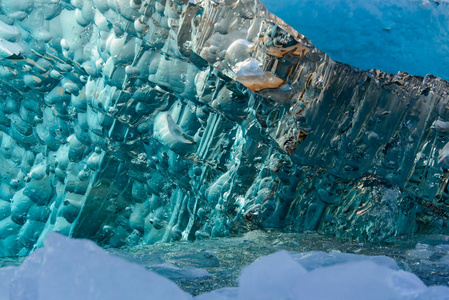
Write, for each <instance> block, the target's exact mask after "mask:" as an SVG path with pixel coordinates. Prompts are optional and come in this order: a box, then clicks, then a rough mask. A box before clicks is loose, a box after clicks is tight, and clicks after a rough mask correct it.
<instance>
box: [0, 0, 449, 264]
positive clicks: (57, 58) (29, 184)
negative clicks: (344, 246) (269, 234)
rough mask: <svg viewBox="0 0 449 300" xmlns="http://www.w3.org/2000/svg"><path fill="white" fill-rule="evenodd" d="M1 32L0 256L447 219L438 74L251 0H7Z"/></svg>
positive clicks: (444, 121) (391, 228) (447, 126)
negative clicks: (371, 64) (380, 62)
mask: <svg viewBox="0 0 449 300" xmlns="http://www.w3.org/2000/svg"><path fill="white" fill-rule="evenodd" d="M0 36H1V40H0V56H1V63H0V76H1V79H0V84H1V90H0V93H1V97H0V101H2V105H1V110H0V131H1V148H0V152H1V154H0V165H1V167H0V174H1V186H0V255H15V254H20V255H26V254H27V253H29V251H30V250H32V249H33V248H34V247H36V246H39V245H41V244H42V242H43V239H44V237H45V235H46V233H48V232H49V231H57V232H60V233H63V234H65V235H68V236H72V237H87V238H90V239H92V240H94V241H96V242H97V243H99V244H101V245H109V246H112V247H119V246H122V245H125V244H128V245H134V244H138V243H155V242H157V241H171V240H180V239H182V240H192V239H201V238H209V237H217V236H227V235H229V234H231V233H237V232H242V231H245V230H250V229H252V228H260V227H263V228H279V229H285V230H320V231H322V232H327V233H331V234H335V235H337V236H344V237H349V238H357V239H360V240H371V241H381V240H385V239H387V238H389V237H391V236H393V235H395V234H405V233H412V232H418V231H421V232H447V206H448V204H449V194H448V190H447V181H448V178H449V173H448V172H447V169H449V145H448V146H446V143H448V134H449V112H448V110H449V103H448V102H449V101H448V96H447V94H446V91H447V87H448V83H447V82H446V81H444V80H442V79H440V78H437V77H434V76H426V77H425V78H422V77H417V76H411V75H408V74H406V73H398V74H397V75H390V74H387V73H383V72H381V71H377V70H370V71H360V70H358V69H354V68H352V67H351V66H348V65H344V64H341V63H336V62H334V61H332V60H331V59H330V58H329V57H328V56H327V55H326V54H325V53H323V52H321V51H319V50H318V49H317V48H315V47H314V46H313V45H312V44H311V43H310V41H309V40H308V39H307V38H305V37H304V36H302V35H301V34H299V33H297V32H296V31H295V30H293V29H292V28H291V27H289V26H288V25H287V24H285V23H284V22H283V21H282V20H280V19H278V18H277V17H276V16H274V15H272V14H270V13H268V12H267V10H266V9H265V7H264V6H263V5H262V4H261V3H259V2H254V1H249V0H240V1H233V0H230V1H227V0H225V1H215V0H214V1H212V0H210V1H209V0H206V1H195V2H192V1H186V0H166V1H164V0H158V1H156V0H147V1H141V0H131V1H129V0H120V1H107V0H92V1H91V0H73V1H51V0H39V1H37V0H35V1H33V0H27V1H12V0H3V1H2V3H1V15H0Z"/></svg>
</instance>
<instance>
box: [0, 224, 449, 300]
mask: <svg viewBox="0 0 449 300" xmlns="http://www.w3.org/2000/svg"><path fill="white" fill-rule="evenodd" d="M280 250H286V251H288V252H285V251H280ZM107 252H109V253H110V254H113V255H108V254H107V253H106V252H105V251H104V250H103V249H101V248H99V247H98V246H96V245H95V244H94V243H92V242H91V241H88V240H74V239H69V238H66V237H63V236H61V235H55V234H53V235H51V238H49V239H48V241H47V240H46V242H45V246H44V248H42V249H38V250H36V251H35V252H34V253H32V254H31V255H30V256H29V257H28V258H26V259H25V261H24V259H23V258H15V259H14V258H6V259H5V258H4V259H2V260H0V266H1V267H2V268H0V299H3V298H5V299H8V297H7V295H8V294H9V293H12V294H14V295H15V296H14V297H15V298H14V297H13V298H14V299H38V298H39V299H47V300H52V299H60V298H58V295H69V296H70V297H69V298H67V299H105V298H104V296H107V295H109V296H111V297H112V298H107V299H129V297H131V298H132V299H144V298H145V297H146V296H148V295H150V296H154V295H155V294H158V295H164V297H165V298H166V299H175V298H170V297H169V296H167V295H166V294H165V293H166V292H167V291H170V292H171V293H174V294H177V295H178V296H182V297H184V298H186V299H188V298H190V295H189V294H191V295H193V296H195V295H201V294H203V295H202V296H201V297H199V298H198V299H237V298H238V299H248V297H246V296H245V295H247V294H248V293H250V294H251V295H252V294H253V293H255V295H258V296H257V297H259V296H261V297H262V298H257V299H279V297H284V296H294V297H293V298H292V299H298V298H301V299H303V298H304V297H305V298H304V299H309V298H310V295H313V297H315V296H316V299H328V296H329V295H330V293H332V296H333V297H334V296H335V297H334V299H346V300H347V299H359V298H357V297H358V295H360V293H364V294H367V295H368V294H369V295H370V297H372V299H386V298H382V297H383V296H385V297H387V296H388V297H389V298H388V299H446V298H445V297H446V295H449V289H448V288H447V286H448V285H449V272H448V270H449V259H448V258H449V237H448V236H442V235H421V236H414V237H403V238H399V239H397V240H396V241H394V242H391V243H389V244H383V245H380V244H369V243H355V242H350V241H343V240H336V239H335V238H331V237H326V236H323V235H319V234H316V233H282V232H269V231H251V232H248V233H247V234H245V235H243V236H239V237H232V238H217V239H210V240H197V241H195V242H176V243H160V244H155V245H148V246H135V247H129V248H122V249H112V248H110V249H107ZM274 252H275V254H273V253H274ZM270 254H273V255H270ZM123 259H124V260H127V261H128V262H126V261H124V260H123ZM4 266H10V267H6V268H3V267H4ZM12 266H18V268H13V267H12ZM142 267H143V268H142ZM144 268H145V269H147V270H151V271H153V272H156V273H158V274H159V275H162V276H163V277H166V278H168V279H169V280H167V279H164V278H161V277H159V276H157V275H156V274H154V273H152V272H147V271H145V269H144ZM404 271H406V272H404ZM410 272H413V273H414V274H416V275H417V276H418V277H419V278H420V279H421V280H422V282H421V281H420V280H419V279H418V277H416V276H415V275H413V274H412V273H410ZM29 274H33V275H32V276H31V277H30V276H29ZM148 280H150V281H151V280H156V281H157V282H158V283H157V284H151V285H150V286H149V285H148V282H147V281H148ZM172 281H174V282H175V283H176V284H177V285H178V286H179V287H180V288H181V289H183V290H184V291H186V292H188V293H189V294H187V293H184V292H183V291H182V290H181V289H179V288H177V287H176V286H175V285H174V284H173V282H172ZM299 282H300V283H301V284H300V285H299V286H298V283H299ZM289 284H290V285H289ZM424 284H425V285H427V286H429V287H430V288H427V287H426V286H425V285H424ZM437 285H439V286H437ZM444 286H446V287H444ZM132 287H135V288H138V289H139V287H142V288H144V289H145V290H146V293H147V294H145V293H144V294H142V292H141V291H137V292H136V291H135V290H134V289H135V288H132ZM324 287H326V288H324ZM8 291H9V292H8ZM161 291H162V292H161ZM164 291H165V292H164ZM370 291H371V292H370ZM58 293H59V294H58ZM85 293H87V294H85ZM334 293H335V294H334ZM12 294H10V295H12ZM83 295H84V296H83ZM86 295H88V297H87V298H85V296H86ZM138 295H146V296H145V297H143V298H142V297H141V296H138ZM270 295H271V296H270ZM345 295H346V296H345ZM47 296H49V298H48V297H47ZM2 297H3V298H2ZM27 297H28V298H27ZM30 297H31V298H30ZM33 297H34V298H33ZM42 297H43V298H42ZM102 297H103V298H102ZM120 297H122V298H120ZM123 297H125V298H123ZM167 297H168V298H167ZM270 297H271V298H270ZM348 297H349V298H348ZM373 297H374V298H373ZM416 297H418V298H416ZM432 297H433V298H432ZM9 298H11V296H10V297H9ZM11 299H12V298H11ZM158 299H159V298H158ZM176 299H178V298H176ZM195 299H196V298H195ZM314 299H315V298H314ZM370 299H371V298H370Z"/></svg>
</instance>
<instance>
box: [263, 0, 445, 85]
mask: <svg viewBox="0 0 449 300" xmlns="http://www.w3.org/2000/svg"><path fill="white" fill-rule="evenodd" d="M261 2H262V3H263V4H264V5H265V6H266V7H267V8H268V10H269V11H270V12H272V13H274V14H276V15H277V16H278V17H280V18H282V19H283V20H284V21H285V22H287V23H288V24H289V25H291V26H292V27H293V28H295V29H296V30H298V31H299V32H301V33H302V34H304V35H305V36H307V37H308V38H309V39H310V40H311V41H312V42H313V43H314V45H315V46H316V47H318V48H320V49H321V50H322V51H324V52H326V53H327V54H328V55H329V56H330V57H331V58H332V59H334V60H336V61H340V62H343V63H347V64H350V65H352V66H355V67H358V68H361V69H380V70H382V71H385V72H388V73H397V72H398V71H403V72H407V73H410V74H413V75H421V76H425V75H427V74H432V75H436V76H440V77H442V78H445V79H449V73H448V71H447V70H448V66H449V58H448V53H449V49H448V47H447V44H448V42H449V38H448V27H447V24H448V23H449V3H448V1H435V0H396V1H391V0H375V1H370V0H339V1H334V0H323V1H313V0H292V1H290V0H279V1H278V0H262V1H261Z"/></svg>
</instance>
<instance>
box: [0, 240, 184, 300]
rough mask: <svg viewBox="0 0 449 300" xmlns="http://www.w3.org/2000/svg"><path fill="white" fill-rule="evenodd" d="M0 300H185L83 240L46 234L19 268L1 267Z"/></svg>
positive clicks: (165, 283) (155, 276) (172, 287)
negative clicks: (42, 241)
mask: <svg viewBox="0 0 449 300" xmlns="http://www.w3.org/2000/svg"><path fill="white" fill-rule="evenodd" d="M0 278H1V279H2V280H1V283H0V298H1V299H18V300H22V299H23V300H25V299H48V300H52V299H76V300H79V299H149V298H154V299H190V298H191V297H190V295H188V294H187V293H185V292H183V291H182V290H181V289H180V288H179V287H177V286H176V284H175V283H173V282H171V281H170V280H168V279H165V278H164V277H162V276H160V275H158V274H156V273H153V272H150V271H147V270H145V268H143V267H141V266H138V265H136V264H132V263H128V262H126V261H124V260H122V259H120V258H117V257H115V256H113V255H111V254H108V253H106V252H105V251H104V250H103V249H101V248H100V247H98V246H97V245H95V243H93V242H91V241H87V240H74V239H68V238H65V237H63V236H61V235H58V234H51V235H48V237H47V239H46V241H45V245H44V247H43V248H42V249H39V250H37V251H35V252H33V254H32V255H30V256H29V257H28V258H27V259H26V260H25V261H24V263H23V264H22V265H21V266H19V267H6V268H3V269H0Z"/></svg>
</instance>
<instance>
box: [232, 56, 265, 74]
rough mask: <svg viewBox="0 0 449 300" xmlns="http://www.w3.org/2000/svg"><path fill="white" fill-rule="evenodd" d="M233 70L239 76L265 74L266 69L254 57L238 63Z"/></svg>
mask: <svg viewBox="0 0 449 300" xmlns="http://www.w3.org/2000/svg"><path fill="white" fill-rule="evenodd" d="M233 71H234V73H235V75H236V76H239V77H247V76H263V75H265V71H264V70H262V68H261V67H260V66H259V62H258V61H257V60H255V59H254V58H251V59H247V60H245V61H242V62H239V63H237V64H236V65H235V68H234V69H233Z"/></svg>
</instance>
